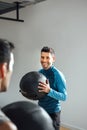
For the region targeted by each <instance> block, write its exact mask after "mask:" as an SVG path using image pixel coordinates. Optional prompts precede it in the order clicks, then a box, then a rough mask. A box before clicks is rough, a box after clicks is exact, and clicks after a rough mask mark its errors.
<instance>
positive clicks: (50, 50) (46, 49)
mask: <svg viewBox="0 0 87 130" xmlns="http://www.w3.org/2000/svg"><path fill="white" fill-rule="evenodd" d="M41 52H49V53H51V54H55V52H54V49H53V48H51V47H48V46H44V47H43V48H42V49H41Z"/></svg>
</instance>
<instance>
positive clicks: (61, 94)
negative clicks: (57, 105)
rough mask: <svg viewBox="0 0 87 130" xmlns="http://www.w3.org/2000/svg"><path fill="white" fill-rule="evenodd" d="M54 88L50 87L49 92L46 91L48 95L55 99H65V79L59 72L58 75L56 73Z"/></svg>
mask: <svg viewBox="0 0 87 130" xmlns="http://www.w3.org/2000/svg"><path fill="white" fill-rule="evenodd" d="M55 80H56V88H57V90H58V91H57V90H54V89H52V88H51V89H50V92H49V93H48V96H50V97H52V98H54V99H56V100H62V101H65V100H66V99H67V91H66V80H65V77H64V75H63V74H62V73H61V72H60V73H59V74H58V75H56V79H55Z"/></svg>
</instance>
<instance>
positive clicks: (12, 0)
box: [0, 0, 35, 3]
mask: <svg viewBox="0 0 87 130" xmlns="http://www.w3.org/2000/svg"><path fill="white" fill-rule="evenodd" d="M0 1H2V2H7V3H13V2H34V1H35V0H0Z"/></svg>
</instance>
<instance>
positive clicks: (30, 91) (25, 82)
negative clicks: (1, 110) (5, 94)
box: [20, 71, 47, 100]
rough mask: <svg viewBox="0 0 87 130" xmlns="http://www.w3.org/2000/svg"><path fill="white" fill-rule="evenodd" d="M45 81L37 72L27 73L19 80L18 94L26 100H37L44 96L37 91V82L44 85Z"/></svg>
mask: <svg viewBox="0 0 87 130" xmlns="http://www.w3.org/2000/svg"><path fill="white" fill-rule="evenodd" d="M46 80H47V79H46V77H45V76H44V75H43V74H41V73H39V72H37V71H31V72H28V73H27V74H25V75H24V76H23V77H22V79H21V80H20V92H21V93H22V95H23V96H24V97H26V98H28V99H33V100H39V99H41V98H42V97H44V96H45V94H46V93H42V92H39V91H38V85H39V82H40V81H41V82H44V83H46Z"/></svg>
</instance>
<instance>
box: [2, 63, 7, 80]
mask: <svg viewBox="0 0 87 130" xmlns="http://www.w3.org/2000/svg"><path fill="white" fill-rule="evenodd" d="M6 73H7V63H3V64H0V78H4V77H5V76H6Z"/></svg>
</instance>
